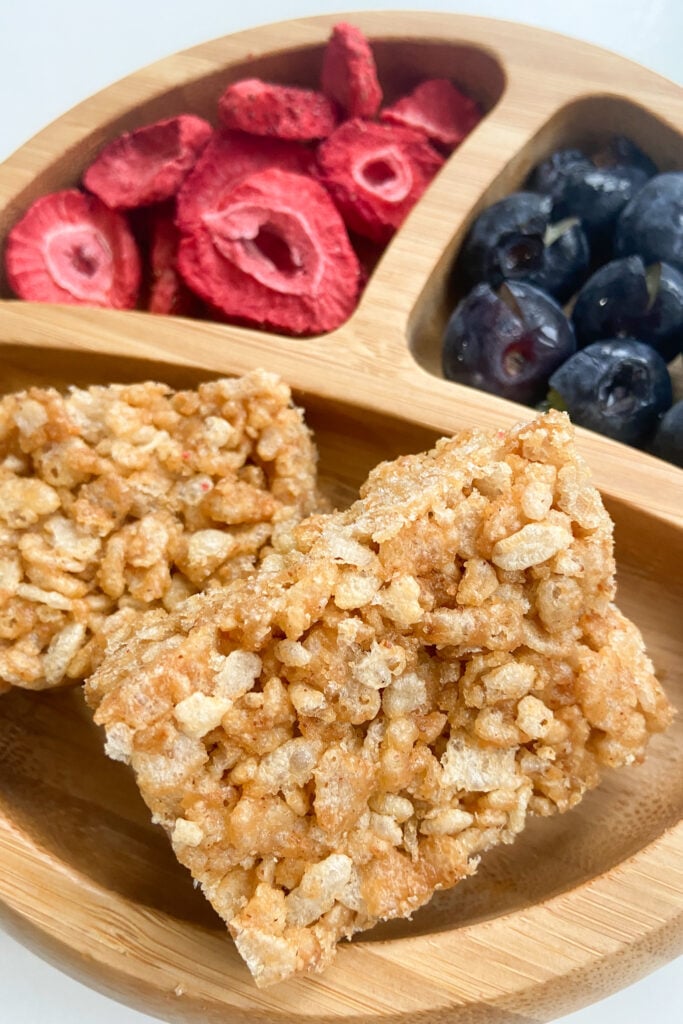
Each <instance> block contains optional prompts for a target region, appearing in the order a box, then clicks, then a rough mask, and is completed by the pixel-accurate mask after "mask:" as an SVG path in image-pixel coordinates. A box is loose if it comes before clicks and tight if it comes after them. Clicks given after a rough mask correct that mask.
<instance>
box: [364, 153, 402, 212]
mask: <svg viewBox="0 0 683 1024" xmlns="http://www.w3.org/2000/svg"><path fill="white" fill-rule="evenodd" d="M353 176H354V178H355V180H356V182H357V184H358V185H359V187H360V188H363V189H366V190H369V191H371V192H374V193H375V194H376V195H377V196H379V197H380V198H381V199H384V200H385V201H386V202H389V203H401V202H403V200H404V199H405V198H406V196H407V195H409V194H410V190H411V189H412V187H413V176H412V174H411V173H410V167H409V166H408V164H407V162H406V161H405V160H404V159H403V157H402V156H401V154H400V153H399V152H398V150H395V149H393V148H391V149H386V150H384V152H379V153H378V152H374V153H373V154H372V155H371V156H370V158H369V159H368V158H367V156H366V158H365V159H364V160H361V161H359V162H358V163H356V165H355V166H354V168H353Z"/></svg>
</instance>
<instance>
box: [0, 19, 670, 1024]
mask: <svg viewBox="0 0 683 1024" xmlns="http://www.w3.org/2000/svg"><path fill="white" fill-rule="evenodd" d="M362 8H370V9H381V8H384V9H388V10H392V9H393V10H396V9H399V8H406V9H412V10H415V9H424V10H437V11H438V10H442V11H449V12H456V11H457V12H460V13H469V14H479V15H486V16H490V17H497V18H507V19H510V20H517V21H523V22H526V23H527V24H531V25H537V26H540V27H542V28H549V29H553V30H555V31H559V32H564V33H565V34H568V35H572V36H575V37H578V38H582V39H586V40H588V41H590V42H593V43H597V44H598V45H601V46H604V47H606V48H608V49H611V50H615V51H617V52H619V53H622V54H624V55H625V56H627V57H630V58H631V59H633V60H636V61H639V62H641V63H643V64H646V65H648V66H649V67H652V68H654V69H655V70H657V71H659V72H660V73H661V74H664V75H667V76H668V77H669V78H672V79H675V80H677V81H678V82H679V84H680V83H681V80H682V77H683V65H682V62H681V54H682V52H683V4H682V3H681V2H680V0H641V3H637V4H636V3H633V2H631V0H562V2H552V0H481V2H479V3H457V2H456V0H452V2H451V3H438V2H436V0H431V2H428V3H426V4H425V3H420V2H419V0H409V2H408V3H405V2H404V3H401V2H400V0H397V2H390V3H381V2H372V0H371V2H369V3H368V2H365V3H364V2H363V0H355V2H353V0H350V2H349V4H348V6H346V7H345V6H344V3H343V0H338V2H336V3H335V2H330V0H314V2H311V3H306V2H298V0H281V2H280V3H277V2H276V0H249V2H248V3H240V4H238V3H237V2H236V0H89V2H86V0H0V160H2V159H4V158H5V157H6V156H8V155H9V154H10V153H11V152H12V151H13V150H14V149H16V148H17V147H18V146H20V145H21V144H22V143H23V142H25V141H26V140H27V139H28V138H30V136H31V135H33V134H34V133H35V132H36V131H38V130H39V129H40V128H42V127H44V126H45V125H46V124H47V123H48V122H49V121H51V120H52V119H54V118H56V117H58V116H59V115H60V114H62V113H63V112H64V111H65V110H67V109H68V108H69V107H71V106H73V105H74V104H75V103H78V102H79V101H80V100H82V99H85V98H86V97H87V96H89V95H90V94H92V93H93V92H96V91H97V90H98V89H101V88H103V87H104V86H106V85H108V84H110V83H111V82H113V81H115V80H116V79H118V78H121V77H123V76H124V75H126V74H129V73H130V72H132V71H135V70H137V69H138V68H140V67H142V66H144V65H145V64H149V63H151V62H152V61H154V60H157V59H159V58H161V57H164V56H167V55H168V54H170V53H173V52H174V51H176V50H180V49H184V48H186V47H188V46H192V45H194V44H195V43H201V42H204V41H205V40H207V39H211V38H214V37H216V36H222V35H225V34H227V33H229V32H234V31H237V30H238V29H242V28H249V27H251V26H254V25H258V24H263V23H266V22H269V21H279V20H281V19H284V18H289V17H299V16H303V15H308V14H322V13H333V12H336V11H339V10H342V11H343V10H347V11H348V10H360V9H362ZM348 20H353V19H352V18H349V19H348ZM539 88H542V82H539ZM682 992H683V960H680V959H679V960H678V961H676V962H674V963H672V964H669V965H667V966H665V967H663V968H660V969H659V970H657V971H655V972H654V973H653V974H651V975H649V977H647V978H646V979H644V980H642V981H640V982H638V983H636V984H634V985H632V986H630V987H629V988H627V989H625V990H623V991H622V992H620V993H617V994H616V995H614V996H612V997H610V998H609V999H606V1000H603V1001H602V1002H600V1003H598V1004H595V1005H593V1006H591V1007H587V1008H585V1009H583V1010H580V1011H578V1012H576V1013H573V1014H570V1015H569V1016H566V1017H563V1018H562V1019H561V1021H558V1022H557V1024H646V1022H647V1024H650V1022H651V1021H652V1020H655V1021H657V1022H658V1024H675V1022H678V1021H680V1020H683V996H682V995H681V993H682ZM81 1021H86V1022H90V1021H97V1024H151V1021H152V1018H151V1017H147V1016H146V1015H145V1014H142V1013H138V1012H136V1011H134V1010H130V1009H128V1008H127V1007H123V1006H122V1005H120V1004H119V1003H116V1002H114V1001H112V1000H109V999H107V998H105V997H103V996H100V995H98V994H97V993H95V992H94V991H92V990H90V989H88V988H85V987H84V986H82V985H80V984H78V983H77V982H75V981H73V980H71V979H70V978H68V977H66V976H65V975H63V974H61V973H60V972H58V971H56V970H55V969H54V968H52V967H50V966H49V965H47V964H45V963H44V962H43V961H42V960H39V959H38V958H37V957H36V956H35V955H33V954H32V953H30V952H28V951H27V950H26V949H24V947H23V946H20V945H19V944H18V943H17V942H15V941H14V940H13V939H11V938H10V937H9V936H8V935H6V934H4V933H3V932H2V931H0V1022H1V1024H76V1022H81ZM226 1024H227V1022H226Z"/></svg>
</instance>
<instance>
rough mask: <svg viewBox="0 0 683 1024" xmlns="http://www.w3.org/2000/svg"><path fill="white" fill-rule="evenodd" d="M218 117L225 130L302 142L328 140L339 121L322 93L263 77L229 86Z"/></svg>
mask: <svg viewBox="0 0 683 1024" xmlns="http://www.w3.org/2000/svg"><path fill="white" fill-rule="evenodd" d="M218 115H219V117H220V119H221V121H222V123H223V124H224V125H225V127H226V128H233V129H237V130H238V131H243V132H251V133H252V134H254V135H268V136H272V137H274V138H278V139H298V140H299V141H301V142H307V141H313V140H314V139H325V138H327V136H328V135H329V134H330V132H333V131H334V129H335V128H336V126H337V122H338V120H339V118H338V116H337V111H336V108H335V106H334V104H333V103H332V101H331V100H329V99H328V98H327V96H325V95H324V94H323V93H321V92H314V91H313V90H312V89H301V88H299V87H297V86H289V85H271V84H270V83H268V82H262V81H261V79H260V78H244V79H242V80H241V81H239V82H233V83H232V85H229V86H228V88H227V89H226V90H225V92H224V93H223V95H222V96H221V98H220V99H219V101H218Z"/></svg>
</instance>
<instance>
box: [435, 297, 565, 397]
mask: <svg viewBox="0 0 683 1024" xmlns="http://www.w3.org/2000/svg"><path fill="white" fill-rule="evenodd" d="M575 351H576V341H575V339H574V332H573V330H572V327H571V324H570V323H569V321H568V319H567V317H566V316H565V315H564V313H563V312H562V309H561V308H560V306H559V305H558V303H557V302H555V300H554V299H552V298H551V297H550V296H549V295H546V293H545V292H542V291H541V290H540V289H539V288H535V287H534V286H533V285H529V284H525V283H522V282H520V281H508V282H506V283H505V284H503V285H501V287H500V289H499V290H498V293H497V294H496V292H494V291H493V289H492V288H491V286H490V285H488V284H478V285H476V286H475V288H473V289H472V291H471V292H470V293H469V295H467V296H466V297H465V298H464V299H463V300H462V301H461V302H460V303H459V304H458V306H457V307H456V309H455V311H454V312H453V314H452V316H451V318H450V320H449V321H448V324H447V326H446V330H445V332H444V337H443V350H442V361H443V372H444V376H445V377H446V378H447V379H448V380H455V381H458V382H459V383H461V384H469V385H471V386H472V387H476V388H480V389H481V390H482V391H489V392H492V393H493V394H496V395H501V396H502V397H503V398H509V399H512V400H513V401H517V402H525V403H527V404H530V405H531V404H533V403H534V402H537V401H539V400H540V399H541V398H542V397H543V395H544V394H545V393H546V390H547V383H548V378H549V376H550V374H551V373H552V372H553V370H555V369H556V368H557V367H558V366H560V364H561V363H562V362H564V360H565V359H567V358H568V357H569V356H570V355H571V354H572V353H573V352H575Z"/></svg>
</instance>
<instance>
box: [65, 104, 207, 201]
mask: <svg viewBox="0 0 683 1024" xmlns="http://www.w3.org/2000/svg"><path fill="white" fill-rule="evenodd" d="M212 131H213V129H212V128H211V125H210V124H209V122H208V121H205V120H204V119H203V118H201V117H195V116H194V115H193V114H180V115H179V116H178V117H170V118H167V119H166V120H164V121H156V122H155V123H154V124H148V125H145V126H144V127H143V128H138V129H136V130H135V131H133V132H126V133H125V134H124V135H120V136H119V138H117V139H114V141H113V142H110V143H109V145H108V146H105V147H104V149H103V150H102V151H101V152H100V154H99V156H98V157H97V159H96V160H95V161H94V162H93V163H92V164H91V165H90V167H88V169H87V170H86V172H85V174H84V175H83V184H84V185H85V187H86V188H87V189H89V191H90V192H94V193H95V195H96V196H98V197H99V198H100V199H101V200H102V202H104V203H106V204H107V206H110V207H111V208H112V209H113V210H131V209H134V208H135V207H137V206H147V205H149V204H150V203H159V202H163V201H164V200H165V199H170V198H171V197H172V196H174V195H175V194H176V192H177V191H178V189H179V188H180V186H181V184H182V182H183V181H184V179H185V178H186V176H187V174H188V172H189V171H190V170H191V169H192V167H194V165H195V163H196V162H197V157H198V156H199V154H200V153H201V152H202V150H203V149H204V147H205V146H206V144H207V142H208V141H209V139H210V137H211V135H212Z"/></svg>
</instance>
